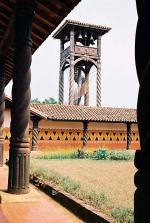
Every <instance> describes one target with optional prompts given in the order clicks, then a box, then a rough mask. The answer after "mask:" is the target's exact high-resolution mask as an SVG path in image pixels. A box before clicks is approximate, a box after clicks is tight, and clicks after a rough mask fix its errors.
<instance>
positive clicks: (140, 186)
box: [134, 0, 150, 223]
mask: <svg viewBox="0 0 150 223" xmlns="http://www.w3.org/2000/svg"><path fill="white" fill-rule="evenodd" d="M136 2H137V11H138V16H139V18H138V24H137V30H136V42H135V59H136V69H137V76H138V80H139V85H140V87H139V95H138V104H137V120H138V129H139V136H140V145H141V150H138V151H136V153H135V162H134V163H135V167H136V168H137V172H136V174H135V178H134V182H135V186H136V187H137V189H136V191H135V195H134V222H135V223H148V222H150V208H149V206H150V13H149V12H150V1H148V0H137V1H136Z"/></svg>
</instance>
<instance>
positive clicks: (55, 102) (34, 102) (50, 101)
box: [31, 97, 57, 104]
mask: <svg viewBox="0 0 150 223" xmlns="http://www.w3.org/2000/svg"><path fill="white" fill-rule="evenodd" d="M39 103H40V104H57V101H56V100H55V99H54V98H51V97H50V98H45V100H44V101H40V100H39V99H38V98H35V99H32V100H31V104H39Z"/></svg>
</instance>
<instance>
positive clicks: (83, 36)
mask: <svg viewBox="0 0 150 223" xmlns="http://www.w3.org/2000/svg"><path fill="white" fill-rule="evenodd" d="M109 30H110V28H108V27H103V26H97V25H91V24H87V23H81V22H77V21H72V20H66V21H65V23H64V24H63V25H62V26H61V27H60V28H59V29H58V30H57V31H56V33H55V34H54V35H53V37H54V38H56V39H60V73H59V103H60V104H63V102H64V71H65V70H66V69H67V68H69V70H70V71H69V104H71V105H80V102H81V98H82V97H84V105H85V106H88V105H89V84H90V83H89V75H90V70H91V67H92V66H93V65H94V66H95V67H96V69H97V78H96V79H97V80H96V86H97V87H96V88H97V90H96V101H97V106H101V36H103V35H104V34H105V33H107V32H108V31H109ZM66 45H67V46H66Z"/></svg>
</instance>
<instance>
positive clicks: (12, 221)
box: [0, 167, 83, 223]
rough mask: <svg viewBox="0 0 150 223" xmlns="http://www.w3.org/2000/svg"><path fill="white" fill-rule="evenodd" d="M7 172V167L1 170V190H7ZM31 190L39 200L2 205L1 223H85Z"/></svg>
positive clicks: (33, 188)
mask: <svg viewBox="0 0 150 223" xmlns="http://www.w3.org/2000/svg"><path fill="white" fill-rule="evenodd" d="M7 172H8V171H7V168H6V167H5V168H0V190H1V189H5V188H6V184H7V174H8V173H7ZM31 188H32V190H31V191H33V190H35V192H36V193H37V194H38V198H39V199H38V200H37V201H33V202H28V201H25V202H16V203H15V202H13V203H4V204H0V223H81V222H83V221H81V220H80V219H78V218H77V217H76V216H74V215H73V214H72V213H70V212H69V211H68V210H66V209H65V208H63V207H62V206H61V205H59V204H58V203H56V202H55V201H54V200H52V199H51V198H49V197H48V196H47V195H45V194H44V193H42V192H41V191H39V190H38V189H36V188H35V187H34V186H31ZM31 193H32V192H31ZM18 196H20V195H18ZM21 196H22V195H21Z"/></svg>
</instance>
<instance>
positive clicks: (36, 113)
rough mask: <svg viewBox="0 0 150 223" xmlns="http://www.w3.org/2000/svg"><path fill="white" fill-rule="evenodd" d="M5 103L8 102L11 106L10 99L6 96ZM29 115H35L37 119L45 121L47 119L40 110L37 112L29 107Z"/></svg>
mask: <svg viewBox="0 0 150 223" xmlns="http://www.w3.org/2000/svg"><path fill="white" fill-rule="evenodd" d="M5 102H9V103H10V105H9V106H11V103H12V98H11V97H10V96H8V95H6V96H5ZM30 114H31V115H36V116H38V117H39V118H42V119H47V118H48V115H47V114H46V113H43V112H42V111H40V110H37V109H36V108H34V107H30Z"/></svg>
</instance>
